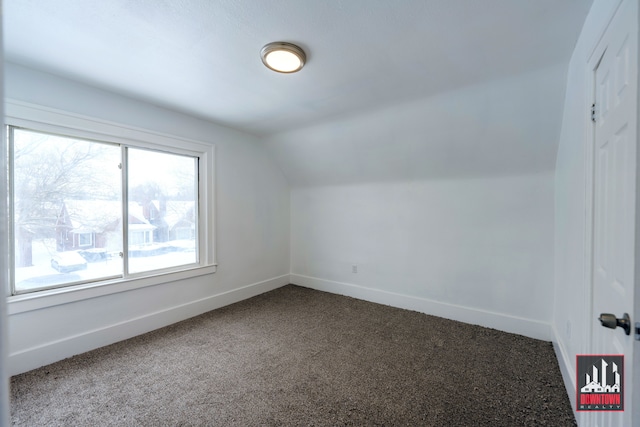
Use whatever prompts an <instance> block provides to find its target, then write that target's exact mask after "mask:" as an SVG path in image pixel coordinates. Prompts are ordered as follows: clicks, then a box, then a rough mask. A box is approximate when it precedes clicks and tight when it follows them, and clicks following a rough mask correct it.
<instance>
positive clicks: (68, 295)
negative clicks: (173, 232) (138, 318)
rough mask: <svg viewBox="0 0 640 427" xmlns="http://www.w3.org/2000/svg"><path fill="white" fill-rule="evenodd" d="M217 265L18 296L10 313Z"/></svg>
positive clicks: (157, 281)
mask: <svg viewBox="0 0 640 427" xmlns="http://www.w3.org/2000/svg"><path fill="white" fill-rule="evenodd" d="M215 271H216V266H207V267H196V268H192V269H189V270H181V271H175V272H171V273H165V274H158V275H155V276H147V277H140V278H135V279H131V278H130V279H122V278H118V279H112V280H107V281H101V282H96V283H85V284H82V285H76V286H66V287H61V288H55V289H48V290H44V291H39V292H30V293H25V294H20V295H14V296H10V297H8V298H7V303H8V310H9V315H10V316H11V315H14V314H19V313H26V312H29V311H33V310H39V309H42V308H46V307H54V306H56V305H61V304H68V303H71V302H75V301H81V300H85V299H90V298H96V297H101V296H104V295H112V294H116V293H120V292H127V291H132V290H134V289H140V288H144V287H147V286H156V285H162V284H165V283H169V282H175V281H178V280H185V279H189V278H191V277H197V276H204V275H207V274H213V273H215Z"/></svg>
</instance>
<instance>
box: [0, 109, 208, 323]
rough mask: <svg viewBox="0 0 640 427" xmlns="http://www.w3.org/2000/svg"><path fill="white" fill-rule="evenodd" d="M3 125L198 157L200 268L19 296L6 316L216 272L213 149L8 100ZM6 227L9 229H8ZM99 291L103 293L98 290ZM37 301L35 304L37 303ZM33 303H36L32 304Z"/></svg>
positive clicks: (10, 304)
mask: <svg viewBox="0 0 640 427" xmlns="http://www.w3.org/2000/svg"><path fill="white" fill-rule="evenodd" d="M5 106H6V107H5V108H6V117H5V124H8V125H14V126H22V127H26V128H29V129H33V130H37V131H44V132H51V133H56V134H63V135H66V136H72V137H78V138H86V139H90V140H99V141H104V142H112V143H117V144H122V145H124V146H131V147H138V148H152V149H155V150H162V149H163V148H165V149H166V150H167V152H173V153H182V154H186V155H190V156H194V157H198V158H199V159H201V161H200V162H199V176H200V179H199V193H200V194H199V200H200V203H199V208H198V209H199V212H198V220H199V225H198V229H199V230H202V233H201V234H200V236H201V237H199V238H198V245H199V251H200V252H199V253H200V257H199V265H198V266H197V267H195V268H189V267H187V268H185V269H183V270H172V271H170V272H162V271H158V272H152V273H151V275H148V276H147V275H145V276H144V277H136V278H133V277H128V278H125V279H116V280H107V281H102V282H95V283H87V284H82V285H79V286H70V287H65V288H59V289H51V290H46V291H37V292H33V293H28V294H21V295H16V296H12V297H10V298H9V314H16V313H20V312H24V311H29V310H33V309H38V308H44V307H49V306H52V305H58V304H64V303H68V302H72V301H78V300H80V299H86V298H94V297H96V296H101V295H106V294H111V293H117V292H123V291H126V290H131V289H137V288H140V287H144V286H152V285H157V284H160V283H166V282H170V281H175V280H181V279H185V278H189V277H195V276H199V275H205V274H211V273H215V271H216V265H217V263H216V254H215V227H214V226H215V216H216V215H215V211H214V209H215V145H214V144H212V143H205V142H201V141H195V140H191V139H186V138H182V137H177V136H173V135H168V134H164V133H159V132H155V131H151V130H146V129H141V128H135V127H132V126H127V125H122V124H119V123H114V122H109V121H105V120H101V119H96V118H93V117H87V116H82V115H79V114H75V113H70V112H66V111H62V110H57V109H53V108H49V107H43V106H39V105H35V104H31V103H27V102H22V101H16V100H11V99H8V100H6V101H5ZM10 229H11V227H10ZM100 287H103V289H99V288H100ZM38 299H39V300H38ZM36 300H38V301H36Z"/></svg>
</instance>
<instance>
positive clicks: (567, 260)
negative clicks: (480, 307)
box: [553, 0, 620, 407]
mask: <svg viewBox="0 0 640 427" xmlns="http://www.w3.org/2000/svg"><path fill="white" fill-rule="evenodd" d="M619 4H620V1H618V0H615V1H614V0H595V2H594V3H593V6H592V8H591V11H590V12H589V15H588V16H587V19H586V21H585V24H584V27H583V29H582V33H581V35H580V38H579V40H578V43H577V45H576V48H575V50H574V52H573V55H572V57H571V62H570V64H569V70H568V73H567V90H566V96H565V104H564V114H563V122H562V131H561V134H560V144H559V147H558V155H557V163H556V177H555V218H556V223H555V283H556V286H555V293H554V298H555V309H554V314H553V329H554V337H555V339H554V341H555V343H556V348H557V351H558V353H559V360H560V365H561V368H562V370H563V375H564V377H565V383H566V384H567V390H568V392H569V396H570V398H571V399H575V381H576V378H575V372H576V367H575V360H576V357H575V356H576V354H581V353H588V352H589V351H588V350H589V349H588V346H587V345H588V339H589V337H588V334H589V330H588V325H589V324H590V323H591V321H592V320H591V319H590V316H591V313H590V306H589V304H590V303H589V301H588V300H587V299H586V298H585V296H588V295H589V292H590V284H589V283H588V280H587V279H586V277H585V231H586V224H585V213H586V211H587V206H586V202H585V190H586V182H585V149H586V146H585V144H586V142H587V137H588V127H589V126H590V123H589V117H588V111H589V106H590V105H591V102H592V100H591V99H589V94H590V92H591V89H590V87H591V85H592V80H591V79H592V78H593V74H592V72H591V71H590V70H589V69H588V67H587V63H588V60H589V57H590V56H591V54H592V51H593V49H594V48H595V47H596V44H597V42H598V40H599V38H600V37H601V35H602V33H603V32H604V29H605V27H606V25H607V23H608V22H609V20H610V19H611V17H612V16H613V13H614V11H615V9H616V8H617V6H618V5H619ZM573 406H574V407H575V402H574V405H573Z"/></svg>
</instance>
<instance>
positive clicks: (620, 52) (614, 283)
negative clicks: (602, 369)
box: [580, 0, 640, 427]
mask: <svg viewBox="0 0 640 427" xmlns="http://www.w3.org/2000/svg"><path fill="white" fill-rule="evenodd" d="M637 27H638V0H624V1H623V2H622V4H621V5H620V7H619V9H618V11H617V12H616V14H615V16H614V18H613V20H612V21H611V23H610V24H609V26H608V28H607V30H606V31H605V33H604V35H603V38H602V39H601V41H600V43H599V45H598V47H597V48H596V50H595V52H594V55H593V61H592V65H593V66H594V67H595V68H594V83H595V87H594V98H595V114H594V118H595V123H594V124H593V126H594V130H593V135H594V148H593V170H594V175H593V253H592V256H593V258H592V268H593V270H592V309H591V321H592V322H593V323H592V325H591V353H592V354H624V356H625V357H624V378H623V381H624V383H623V384H624V394H625V396H624V409H625V410H624V412H583V413H581V414H580V421H582V422H581V425H588V426H602V427H604V426H607V427H614V426H621V427H622V426H625V427H626V426H632V425H640V420H634V419H633V416H632V414H634V412H635V415H636V418H637V417H640V407H638V405H637V399H638V395H640V390H633V388H634V387H633V386H634V384H633V383H634V378H633V375H634V372H633V370H634V358H633V357H634V355H633V352H634V346H636V345H637V344H636V343H637V341H635V339H634V329H633V324H634V323H635V322H636V321H640V319H638V318H637V316H638V314H640V313H638V311H637V310H635V304H634V298H635V295H634V291H635V289H634V288H635V282H636V276H635V274H636V273H635V242H636V233H637V231H640V230H636V179H637V176H636V173H637V164H638V162H637V122H638V117H637V115H638V108H637V105H638V75H637V65H638V31H637ZM639 273H640V271H639ZM639 296H640V295H639ZM601 313H612V314H615V316H616V317H618V318H622V317H623V315H624V313H628V314H629V315H630V317H631V326H632V328H631V333H630V335H626V333H625V331H624V330H623V329H622V328H620V327H618V328H616V329H608V328H605V327H603V326H602V325H601V323H600V321H599V320H598V317H599V316H600V314H601ZM636 357H637V356H636ZM636 375H637V373H636ZM634 392H635V393H634ZM634 394H635V396H634ZM634 401H635V402H634ZM634 403H635V405H634ZM634 423H635V424H634Z"/></svg>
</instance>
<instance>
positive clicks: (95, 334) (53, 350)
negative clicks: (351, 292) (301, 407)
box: [7, 274, 289, 375]
mask: <svg viewBox="0 0 640 427" xmlns="http://www.w3.org/2000/svg"><path fill="white" fill-rule="evenodd" d="M287 284H289V275H288V274H285V275H283V276H279V277H275V278H272V279H268V280H264V281H261V282H258V283H253V284H251V285H248V286H244V287H241V288H238V289H233V290H231V291H227V292H222V293H220V294H216V295H212V296H209V297H206V298H202V299H199V300H195V301H191V302H189V303H186V304H181V305H177V306H174V307H170V308H168V309H165V310H161V311H156V312H154V313H149V314H146V315H144V316H140V317H137V318H134V319H129V320H127V321H124V322H120V323H116V324H111V325H107V326H105V327H102V328H99V329H94V330H91V331H87V332H83V333H82V334H78V335H74V336H69V337H65V338H64V339H61V340H57V341H52V342H47V343H44V344H42V345H39V346H37V347H32V348H28V349H25V350H21V351H18V352H15V353H12V354H10V355H9V357H8V358H7V362H8V363H7V365H8V371H9V375H16V374H19V373H22V372H27V371H30V370H32V369H36V368H39V367H41V366H45V365H48V364H50V363H54V362H57V361H59V360H62V359H65V358H68V357H71V356H74V355H76V354H80V353H84V352H87V351H90V350H94V349H96V348H99V347H104V346H106V345H109V344H113V343H116V342H118V341H122V340H125V339H129V338H132V337H135V336H137V335H141V334H144V333H147V332H150V331H153V330H155V329H159V328H162V327H164V326H168V325H171V324H173V323H176V322H180V321H182V320H186V319H188V318H191V317H194V316H197V315H200V314H202V313H206V312H208V311H211V310H215V309H217V308H221V307H224V306H226V305H230V304H233V303H236V302H239V301H242V300H245V299H248V298H251V297H254V296H256V295H260V294H262V293H265V292H268V291H271V290H274V289H277V288H280V287H282V286H285V285H287Z"/></svg>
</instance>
